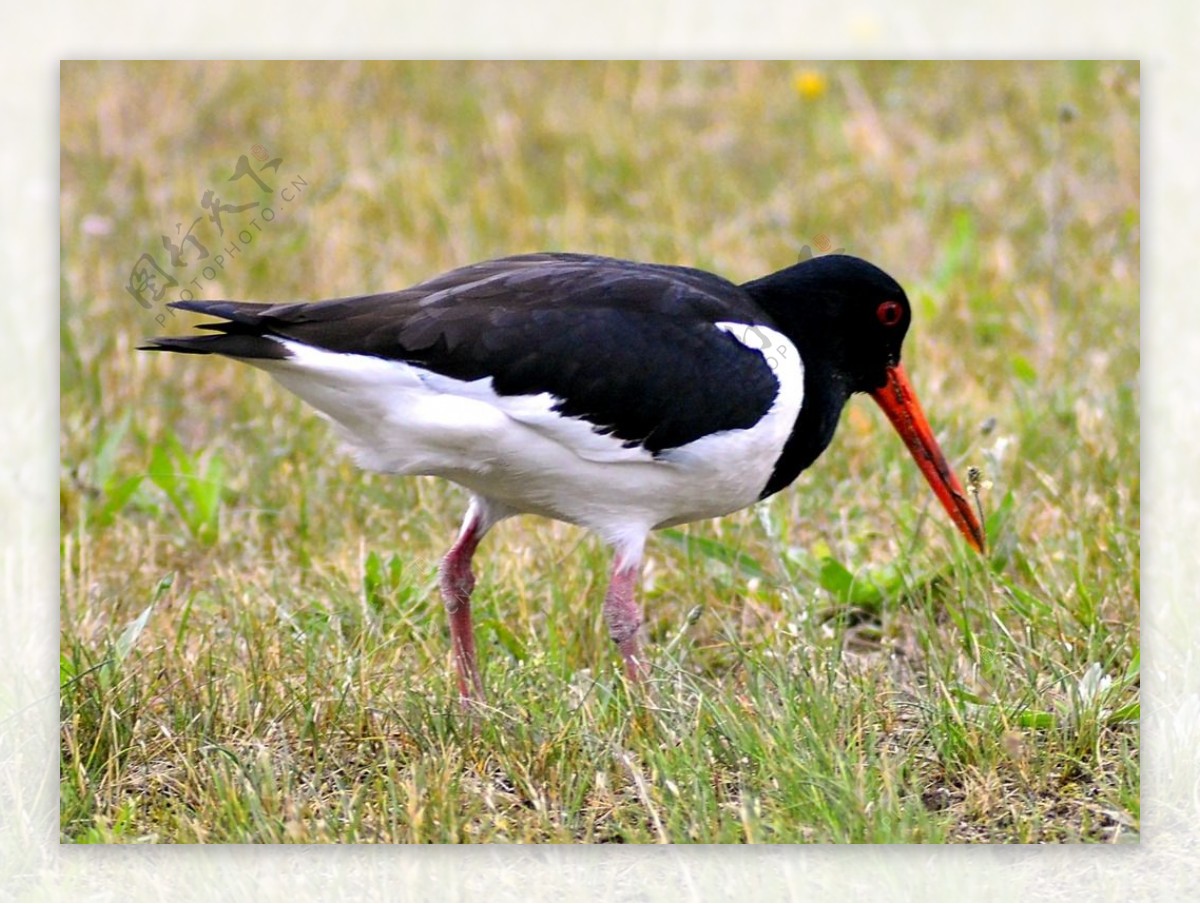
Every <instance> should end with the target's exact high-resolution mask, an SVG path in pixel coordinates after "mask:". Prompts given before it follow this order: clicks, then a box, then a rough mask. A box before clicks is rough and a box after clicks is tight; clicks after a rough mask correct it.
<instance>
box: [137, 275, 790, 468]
mask: <svg viewBox="0 0 1200 904" xmlns="http://www.w3.org/2000/svg"><path fill="white" fill-rule="evenodd" d="M173 306H174V307H178V308H182V309H184V310H190V311H199V312H201V313H204V314H211V315H214V316H217V317H223V318H225V319H226V321H227V322H224V323H213V324H204V325H203V326H202V328H204V329H210V330H214V331H216V332H217V333H219V334H220V335H215V336H203V337H186V338H180V339H171V338H163V339H158V340H154V342H155V344H154V345H151V346H149V347H150V348H159V349H167V350H173V351H188V352H200V353H205V352H215V353H219V354H226V355H230V356H233V357H244V358H263V357H267V358H270V357H274V358H280V357H287V351H286V349H284V348H283V347H282V346H280V345H279V344H278V343H275V342H273V341H271V339H270V337H271V336H281V337H285V338H288V339H293V340H295V341H298V342H303V343H306V344H308V345H313V346H317V347H319V348H323V349H327V350H330V351H335V352H346V353H353V354H361V355H373V356H375V357H379V358H386V359H392V360H400V361H406V362H409V363H412V364H417V365H419V366H421V367H425V368H428V369H429V370H432V371H435V372H437V373H440V374H444V375H446V376H449V377H453V378H456V379H460V380H476V379H481V378H485V377H491V378H492V380H493V384H492V385H493V388H494V390H495V391H496V392H497V393H499V394H501V395H523V394H535V393H543V392H546V393H550V394H551V395H553V396H555V397H556V398H557V399H559V400H560V401H559V402H558V403H557V405H556V406H555V408H556V410H558V411H560V412H561V413H562V414H564V415H567V416H571V417H580V418H584V419H586V420H588V421H590V422H591V423H593V424H595V425H596V427H597V429H598V430H599V431H601V432H605V433H611V434H613V435H615V436H616V437H618V438H620V439H621V440H624V441H625V442H626V444H627V445H630V446H634V445H640V446H644V447H645V448H646V449H648V450H649V451H650V452H652V453H655V454H657V453H659V452H662V451H664V450H667V449H672V448H676V447H678V446H681V445H684V444H685V443H688V442H691V441H693V440H696V439H699V438H700V437H703V436H706V435H708V434H710V433H715V432H718V431H721V430H732V429H739V428H748V427H751V426H753V425H754V424H755V423H757V422H758V420H759V419H760V418H762V416H763V415H764V414H766V412H767V411H768V409H769V408H770V407H771V404H772V402H773V401H774V399H775V396H776V394H777V392H778V389H779V384H778V381H777V380H776V378H775V375H774V374H773V373H772V371H771V368H770V366H769V365H768V363H767V361H766V360H765V359H764V357H763V355H762V354H760V353H759V352H757V351H755V350H754V348H750V347H747V345H745V344H743V342H741V341H739V339H738V338H735V337H734V336H732V335H730V334H729V333H728V332H727V331H724V330H721V329H718V328H716V327H715V326H714V324H716V323H723V322H732V323H746V324H761V325H764V326H771V321H770V320H769V318H767V316H766V315H765V314H764V313H763V312H762V311H761V310H760V309H759V308H757V306H756V305H755V304H754V302H753V301H752V300H751V299H750V297H749V296H748V295H747V294H746V293H745V292H744V291H743V290H742V289H740V288H739V287H737V286H736V285H734V284H733V283H731V282H728V281H726V280H724V279H721V278H720V277H718V276H715V275H713V274H711V273H706V272H704V271H700V270H692V269H688V268H684V267H669V266H661V265H653V264H640V263H633V262H630V261H621V260H615V259H612V258H602V257H593V256H590V255H574V254H530V255H522V256H518V257H509V258H502V259H499V260H494V261H487V262H485V263H480V264H475V265H472V266H469V267H463V268H461V269H458V270H453V271H451V272H449V273H445V274H443V275H441V276H438V277H435V278H434V279H431V280H428V281H426V282H424V283H421V284H419V285H417V286H413V287H412V288H410V289H405V290H403V291H401V292H394V293H387V294H381V295H366V296H358V297H354V298H343V299H335V300H333V301H323V302H316V303H300V304H284V305H259V304H249V303H245V302H232V301H190V302H177V303H175V304H174V305H173ZM751 344H754V343H753V342H752V343H751Z"/></svg>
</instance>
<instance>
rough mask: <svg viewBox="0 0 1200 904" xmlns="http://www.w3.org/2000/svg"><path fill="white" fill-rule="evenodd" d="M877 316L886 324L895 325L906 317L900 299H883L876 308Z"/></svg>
mask: <svg viewBox="0 0 1200 904" xmlns="http://www.w3.org/2000/svg"><path fill="white" fill-rule="evenodd" d="M875 316H876V317H878V318H879V322H880V323H882V324H883V325H884V326H895V325H896V324H897V323H899V322H900V321H901V320H902V319H904V308H903V307H901V305H900V302H898V301H883V302H880V304H879V307H877V308H876V309H875Z"/></svg>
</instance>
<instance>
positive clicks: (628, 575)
mask: <svg viewBox="0 0 1200 904" xmlns="http://www.w3.org/2000/svg"><path fill="white" fill-rule="evenodd" d="M643 541H644V538H638V539H637V541H636V542H635V543H631V544H628V545H626V546H624V547H623V548H618V549H617V554H616V556H615V557H614V558H613V567H612V577H611V578H610V579H609V582H608V592H607V593H606V594H605V596H604V620H605V621H607V622H608V633H609V636H610V637H612V639H613V640H614V641H615V642H616V644H617V649H618V650H620V651H621V658H622V659H624V660H625V674H626V675H628V676H629V680H630V681H632V682H634V683H635V684H641V683H642V682H643V681H644V680H645V679H646V678H647V677H649V675H650V663H649V662H648V661H647V660H646V658H645V657H644V656H643V655H642V651H641V644H640V642H639V641H638V629H639V628H640V627H641V626H642V607H641V606H639V605H638V601H637V600H636V599H635V598H634V590H635V589H636V588H637V582H638V576H639V572H640V566H641V564H642V542H643Z"/></svg>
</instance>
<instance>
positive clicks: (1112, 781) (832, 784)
mask: <svg viewBox="0 0 1200 904" xmlns="http://www.w3.org/2000/svg"><path fill="white" fill-rule="evenodd" d="M61 126H62V159H61V174H62V202H61V203H62V226H61V230H62V231H61V241H62V249H63V250H62V279H61V298H62V336H61V396H62V410H61V429H62V437H61V449H62V467H61V503H62V507H61V513H62V514H61V519H62V521H61V567H62V574H61V588H62V597H61V676H62V699H61V740H62V745H61V750H62V766H61V805H60V806H61V837H62V839H63V840H64V841H69V842H92V843H95V842H322V841H347V842H374V841H380V842H474V841H509V842H510V841H530V842H574V841H596V842H774V843H782V842H831V841H849V842H1077V841H1083V842H1101V843H1111V842H1127V841H1134V840H1137V839H1138V837H1139V785H1140V772H1139V733H1138V719H1139V713H1140V700H1139V661H1140V657H1139V626H1138V621H1139V603H1138V600H1139V578H1140V549H1139V535H1140V525H1139V515H1138V513H1139V504H1140V490H1139V410H1140V396H1139V389H1138V369H1139V354H1138V344H1139V343H1138V339H1139V333H1138V330H1139V297H1138V284H1139V275H1140V264H1139V254H1140V247H1139V182H1138V172H1139V73H1138V68H1137V66H1136V64H1129V65H1126V64H1120V63H1073V64H1064V63H1047V64H1039V63H1022V64H1015V65H1014V64H913V63H901V64H853V65H851V64H833V63H824V64H815V65H808V64H792V63H771V64H765V63H763V64H760V63H750V64H717V63H705V64H667V63H650V64H600V63H572V64H559V63H540V64H506V63H486V64H483V63H477V64H467V63H430V64H366V63H361V64H357V63H356V64H285V63H262V64H251V65H244V64H236V63H207V64H201V63H196V64H158V63H147V64H135V65H130V64H121V63H98V64H93V63H66V64H64V65H63V70H62V104H61ZM243 157H244V158H245V162H244V163H239V161H240V158H243ZM276 161H278V162H276ZM233 175H237V178H235V179H233V180H232V181H230V177H231V176H233ZM268 189H269V190H270V191H268ZM210 190H211V191H212V195H210V196H209V198H208V201H209V202H211V203H210V204H209V209H206V208H205V207H204V206H202V205H203V204H204V203H206V202H205V201H204V200H203V199H204V196H205V193H206V192H208V191H210ZM254 203H257V206H249V207H244V208H243V205H249V204H254ZM214 207H216V208H219V209H220V220H221V227H220V228H221V229H223V230H224V232H223V233H222V232H221V231H220V230H219V229H218V226H217V224H216V222H215V221H214V220H213V219H211V218H210V217H209V213H210V210H211V209H212V208H214ZM237 208H243V209H237ZM268 209H269V216H268ZM189 232H190V234H191V235H192V236H193V239H194V240H190V239H186V238H185V236H187V235H188V234H189ZM164 235H166V236H168V238H169V239H170V242H168V244H171V243H174V244H175V245H177V246H178V249H179V258H178V260H179V263H178V264H177V265H176V264H173V263H172V260H171V251H170V249H169V248H167V247H165V246H164V242H163V236H164ZM201 247H203V249H204V250H206V251H207V252H208V257H206V258H203V259H202V255H201ZM839 249H844V250H845V251H846V252H847V253H851V254H857V255H859V256H862V257H865V258H867V259H869V260H871V261H873V262H875V263H877V264H879V265H880V266H882V267H884V268H885V269H886V270H888V271H889V272H891V273H892V274H893V275H894V276H895V277H896V278H897V279H899V281H900V282H901V283H902V284H904V285H905V286H906V288H907V289H908V292H909V296H910V298H912V300H913V302H914V325H913V329H912V330H911V332H910V334H909V338H908V340H907V343H906V347H905V364H906V366H907V368H908V370H909V373H910V374H911V376H912V378H913V380H914V383H915V385H916V387H917V389H918V391H919V392H920V394H921V397H922V401H923V403H924V405H925V407H926V410H927V411H928V412H929V413H930V415H931V418H932V421H933V423H934V426H935V429H936V430H937V432H938V434H939V436H940V438H941V441H942V445H943V448H944V449H945V450H946V452H947V454H948V456H949V457H950V458H951V460H952V462H953V463H954V464H955V467H956V469H957V470H958V471H959V473H960V475H963V476H965V472H966V469H967V468H968V467H969V466H975V467H978V468H979V469H980V470H981V472H982V479H983V484H982V486H983V489H982V505H983V507H984V510H985V513H986V516H987V523H988V531H989V536H990V541H991V550H990V554H989V556H988V557H987V558H986V560H985V559H983V558H980V557H978V556H975V555H974V554H973V553H972V552H971V551H970V550H969V549H967V548H966V547H965V546H964V545H963V543H962V542H961V540H960V539H959V538H958V536H957V534H956V532H955V531H954V529H953V527H952V526H951V525H950V524H949V523H948V520H947V519H946V518H945V516H944V513H943V512H942V511H941V510H940V507H938V506H937V505H936V502H934V500H933V497H932V495H931V493H930V492H929V490H928V487H927V486H926V485H925V483H924V481H923V480H922V478H921V477H920V475H919V473H918V472H917V470H916V468H915V467H914V466H913V465H912V462H911V460H910V459H909V457H908V454H907V452H906V451H905V450H904V448H903V446H902V445H901V443H900V442H899V440H898V439H897V438H896V437H895V435H894V434H893V433H892V431H891V429H890V428H889V427H888V425H887V424H886V422H885V421H884V419H883V417H882V415H881V414H880V413H879V412H878V411H877V410H876V409H875V406H874V405H872V404H871V403H870V402H869V401H867V400H862V399H860V400H854V401H852V402H851V404H850V406H849V407H848V409H847V411H846V412H845V414H844V415H843V417H842V423H841V426H840V428H839V433H838V436H837V437H836V439H835V441H834V444H833V446H832V447H831V448H830V450H829V451H828V452H827V453H826V455H825V456H824V457H822V458H821V459H819V460H818V462H817V463H816V464H815V465H814V466H813V468H811V469H810V470H809V471H808V472H806V473H805V474H803V475H802V476H801V478H800V479H799V480H798V481H797V483H796V484H795V485H794V486H793V487H792V488H790V489H788V490H785V491H784V492H782V493H780V494H778V495H777V496H775V497H773V498H772V499H770V500H769V501H768V502H766V503H764V504H762V505H760V506H758V507H756V508H755V509H752V510H747V511H744V512H741V513H738V514H737V515H733V516H730V517H727V518H724V519H721V520H720V521H715V522H704V523H698V524H693V525H689V526H687V527H684V528H680V529H677V530H673V531H668V532H663V533H660V534H658V535H655V537H654V538H652V542H651V544H650V546H649V548H648V554H647V563H646V565H645V568H644V571H643V591H642V598H643V601H644V603H645V606H646V614H647V637H648V640H649V649H650V652H651V654H652V656H653V659H654V665H655V671H654V676H653V679H652V689H651V693H650V694H649V695H648V696H641V695H638V694H637V693H631V692H629V691H628V690H627V689H626V688H625V687H624V685H623V682H622V681H621V678H620V668H619V659H618V657H617V656H616V654H615V650H614V649H613V648H612V645H611V644H610V642H609V640H608V636H607V631H606V630H605V628H604V625H603V621H602V618H601V613H600V597H601V594H602V593H603V587H604V582H605V580H606V578H607V565H608V560H607V553H606V551H605V549H604V548H603V546H602V545H601V544H600V543H599V542H598V541H597V540H595V539H594V538H592V537H590V536H587V535H586V534H584V533H583V532H581V531H579V530H577V529H576V528H573V527H569V526H566V525H562V524H556V523H550V522H546V521H542V520H538V519H533V518H521V519H515V520H513V521H510V522H506V523H504V524H502V525H501V526H500V527H499V528H498V529H497V530H496V531H495V532H494V533H493V534H492V535H490V536H489V537H488V539H487V540H486V541H485V543H484V546H483V547H482V549H481V551H480V554H479V556H478V557H477V559H476V562H477V570H478V572H479V576H480V583H479V587H478V589H477V591H476V597H475V600H476V612H477V633H478V639H479V642H480V645H481V655H482V657H483V660H484V677H485V683H486V685H487V688H488V692H489V697H490V699H489V708H488V709H487V710H486V712H485V713H484V715H483V716H482V717H476V718H475V719H473V720H472V719H470V718H468V717H466V716H465V715H464V714H463V712H462V711H461V709H460V708H459V706H458V703H457V699H456V691H455V685H454V680H453V675H452V670H451V665H450V658H449V652H450V647H449V638H448V629H447V625H446V621H445V617H444V615H443V612H442V608H441V603H440V600H439V599H438V596H437V593H436V584H435V569H436V566H437V561H438V558H439V557H440V555H441V554H442V553H443V552H444V550H445V548H446V546H447V545H448V543H449V541H450V539H451V538H452V536H453V533H454V531H455V530H456V528H457V524H458V520H459V518H460V517H461V513H462V510H463V508H464V505H465V494H464V493H463V492H461V491H460V490H458V489H456V488H455V487H453V486H450V485H448V484H445V483H443V482H439V481H436V480H431V479H413V478H388V477H384V476H381V475H372V474H363V473H361V472H359V471H357V470H355V468H354V467H353V466H352V464H351V463H350V462H349V461H348V460H346V459H345V458H343V457H341V456H340V455H339V454H338V453H337V449H336V443H335V441H334V439H333V438H332V435H331V433H330V431H329V430H328V429H327V427H326V425H325V424H324V423H323V422H321V421H320V420H319V419H318V418H317V417H316V416H315V415H313V414H312V412H311V411H310V410H308V409H306V408H305V407H304V406H303V405H302V403H300V402H299V401H298V400H296V399H295V398H293V397H291V396H290V395H288V394H287V393H286V392H285V391H284V390H282V389H281V388H279V387H278V386H276V385H275V384H274V383H273V382H272V381H271V380H270V379H269V378H268V377H267V376H266V375H264V374H261V373H259V372H257V371H254V370H252V369H250V368H247V367H244V366H240V365H237V364H234V363H233V362H229V361H218V360H208V359H187V358H178V357H174V356H166V355H151V354H148V353H142V352H137V351H135V350H134V347H135V345H136V344H137V343H138V342H139V341H140V340H141V339H143V338H144V337H146V336H150V335H153V334H155V333H158V332H171V333H174V332H181V331H183V330H184V328H185V327H186V326H187V325H189V324H190V323H192V322H194V321H193V320H186V321H185V317H184V315H179V316H175V315H171V314H169V313H168V312H167V311H166V309H165V308H164V305H165V303H166V302H167V301H169V300H173V299H175V298H177V297H179V296H180V293H181V292H184V291H189V292H191V293H192V294H193V295H194V296H195V297H200V298H221V297H232V298H244V299H252V300H299V299H314V298H325V297H334V296H339V295H350V294H357V293H360V292H364V291H382V290H385V289H389V288H398V287H403V286H406V285H409V284H411V283H414V282H416V281H418V280H421V279H423V278H426V277H428V276H431V275H434V274H436V273H439V272H441V271H443V270H447V269H450V268H452V267H455V266H459V265H462V264H466V263H470V262H473V261H476V260H481V259H484V258H487V257H493V256H499V255H503V254H509V253H517V252H522V251H532V250H574V251H588V252H594V253H600V254H610V255H615V256H621V257H630V258H637V259H644V260H654V261H659V262H664V263H681V264H688V265H693V266H699V267H704V268H707V269H712V270H714V271H717V272H719V273H722V274H723V275H725V276H728V277H730V278H732V279H735V280H745V279H750V278H752V277H755V276H759V275H762V274H764V273H766V272H769V271H772V270H775V269H779V268H781V267H783V266H786V265H788V264H790V263H792V262H793V261H795V260H796V259H797V257H798V256H800V255H804V254H808V253H821V252H823V251H831V250H839ZM143 254H146V255H148V256H149V257H148V258H144V257H143ZM218 257H220V258H221V260H220V261H219V262H218V260H217V258H218ZM151 259H153V261H154V264H156V265H157V267H158V268H159V270H158V271H155V272H154V275H155V277H156V279H157V282H150V283H147V284H146V285H145V287H144V289H143V291H142V295H143V299H144V300H145V303H146V306H145V307H144V306H143V305H142V304H141V303H139V301H138V300H136V299H135V298H134V296H133V294H131V293H130V291H128V290H127V288H126V286H127V285H128V284H130V283H131V273H134V272H135V271H137V272H140V273H142V274H143V275H145V274H147V273H149V272H151V265H150V264H149V263H147V261H149V260H151ZM206 267H207V268H209V269H208V270H206V269H205V268H206ZM209 271H211V273H212V275H211V276H209V275H208V273H209ZM170 280H174V281H175V282H176V283H178V285H176V286H174V287H171V288H170V289H169V290H168V291H165V292H164V293H163V294H162V296H161V297H157V298H156V297H154V295H155V292H156V290H157V289H158V288H165V287H166V286H167V284H168V282H169V281H170ZM134 288H137V286H134ZM184 297H186V296H184ZM156 321H157V322H156ZM160 324H161V325H160Z"/></svg>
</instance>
